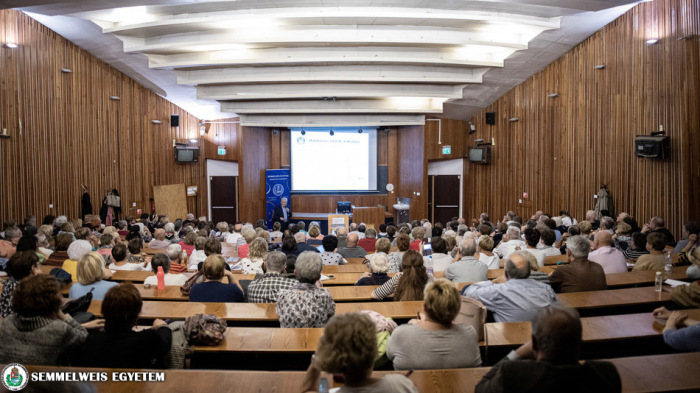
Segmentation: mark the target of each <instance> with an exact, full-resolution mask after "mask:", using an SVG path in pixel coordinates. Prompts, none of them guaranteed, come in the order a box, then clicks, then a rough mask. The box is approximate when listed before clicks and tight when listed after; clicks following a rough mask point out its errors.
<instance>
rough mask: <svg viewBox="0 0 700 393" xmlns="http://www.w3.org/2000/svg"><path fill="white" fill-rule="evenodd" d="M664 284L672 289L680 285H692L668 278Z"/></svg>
mask: <svg viewBox="0 0 700 393" xmlns="http://www.w3.org/2000/svg"><path fill="white" fill-rule="evenodd" d="M664 283H666V284H668V285H670V286H671V287H672V288H675V287H677V286H679V285H690V283H688V282H685V281H678V280H671V279H670V278H667V279H666V281H664Z"/></svg>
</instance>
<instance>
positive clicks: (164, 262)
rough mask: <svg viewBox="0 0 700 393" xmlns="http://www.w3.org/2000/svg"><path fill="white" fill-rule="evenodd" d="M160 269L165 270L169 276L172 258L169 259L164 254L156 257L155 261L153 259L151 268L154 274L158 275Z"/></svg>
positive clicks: (154, 257) (160, 253)
mask: <svg viewBox="0 0 700 393" xmlns="http://www.w3.org/2000/svg"><path fill="white" fill-rule="evenodd" d="M159 267H162V268H163V273H166V274H167V273H169V272H170V258H168V256H167V255H165V254H163V253H162V252H159V253H158V254H156V255H154V256H153V259H151V268H152V269H153V273H158V268H159Z"/></svg>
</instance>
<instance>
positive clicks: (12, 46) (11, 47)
mask: <svg viewBox="0 0 700 393" xmlns="http://www.w3.org/2000/svg"><path fill="white" fill-rule="evenodd" d="M5 46H6V47H7V48H10V49H15V48H16V47H17V44H15V43H14V42H7V43H5Z"/></svg>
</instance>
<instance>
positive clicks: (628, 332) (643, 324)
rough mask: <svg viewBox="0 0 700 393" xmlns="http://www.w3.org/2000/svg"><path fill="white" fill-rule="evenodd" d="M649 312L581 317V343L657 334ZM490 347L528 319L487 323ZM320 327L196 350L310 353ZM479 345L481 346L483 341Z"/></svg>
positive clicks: (232, 336)
mask: <svg viewBox="0 0 700 393" xmlns="http://www.w3.org/2000/svg"><path fill="white" fill-rule="evenodd" d="M684 311H685V312H687V313H688V314H689V317H690V318H692V319H700V309H692V310H684ZM654 322H659V323H665V321H658V320H656V319H655V318H654V317H653V316H652V315H651V313H641V314H627V315H612V316H602V317H588V318H581V325H582V328H583V342H584V343H589V342H606V341H614V340H628V339H635V338H644V337H655V336H660V335H661V332H660V331H659V330H657V329H655V328H654ZM486 331H487V337H488V342H487V343H488V346H489V347H498V346H503V347H514V346H519V345H522V344H524V343H526V342H527V341H529V340H530V336H531V334H532V326H531V323H530V322H508V323H487V324H486ZM322 335H323V329H322V328H299V329H289V328H253V327H250V328H238V327H229V328H227V329H226V333H225V336H224V341H223V342H221V343H220V344H219V345H216V346H199V347H196V348H195V351H197V352H279V353H290V352H296V353H299V352H302V353H306V352H308V353H313V352H315V351H316V348H317V346H318V339H319V338H320V337H321V336H322ZM479 345H481V346H484V345H486V343H484V342H483V341H482V342H480V343H479Z"/></svg>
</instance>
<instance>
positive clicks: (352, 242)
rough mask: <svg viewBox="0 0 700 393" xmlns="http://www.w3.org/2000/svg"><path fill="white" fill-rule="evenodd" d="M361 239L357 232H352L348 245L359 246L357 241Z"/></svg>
mask: <svg viewBox="0 0 700 393" xmlns="http://www.w3.org/2000/svg"><path fill="white" fill-rule="evenodd" d="M359 239H360V237H359V236H357V233H350V234H349V235H348V241H347V247H350V248H351V247H357V242H358V241H359Z"/></svg>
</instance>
